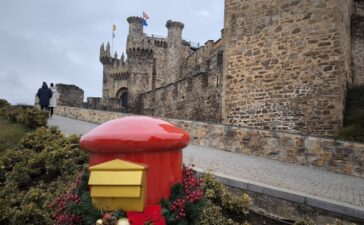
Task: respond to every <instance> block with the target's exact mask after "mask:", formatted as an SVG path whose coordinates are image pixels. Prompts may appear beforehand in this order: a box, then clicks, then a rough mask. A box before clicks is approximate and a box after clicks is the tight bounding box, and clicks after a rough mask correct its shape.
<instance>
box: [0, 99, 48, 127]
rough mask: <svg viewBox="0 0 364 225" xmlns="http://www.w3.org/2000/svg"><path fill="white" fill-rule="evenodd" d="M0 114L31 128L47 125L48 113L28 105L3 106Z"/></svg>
mask: <svg viewBox="0 0 364 225" xmlns="http://www.w3.org/2000/svg"><path fill="white" fill-rule="evenodd" d="M0 115H2V116H3V117H5V118H7V119H8V120H9V121H11V122H14V123H15V122H16V123H21V124H24V125H25V126H26V127H29V128H31V129H36V128H38V127H45V126H47V119H48V113H47V112H44V111H40V110H38V109H37V108H34V107H32V106H29V105H16V106H4V107H3V108H1V109H0Z"/></svg>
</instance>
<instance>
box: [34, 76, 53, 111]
mask: <svg viewBox="0 0 364 225" xmlns="http://www.w3.org/2000/svg"><path fill="white" fill-rule="evenodd" d="M37 96H38V98H39V105H40V109H41V110H48V106H49V99H50V98H52V91H51V90H50V89H49V88H48V85H47V83H46V82H43V85H42V87H41V88H39V89H38V92H37Z"/></svg>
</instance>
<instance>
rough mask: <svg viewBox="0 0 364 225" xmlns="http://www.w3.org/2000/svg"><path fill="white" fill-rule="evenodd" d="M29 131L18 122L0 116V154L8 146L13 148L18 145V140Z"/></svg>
mask: <svg viewBox="0 0 364 225" xmlns="http://www.w3.org/2000/svg"><path fill="white" fill-rule="evenodd" d="M29 131H31V130H30V129H29V128H26V127H24V126H23V125H21V124H18V123H11V122H10V121H8V120H6V119H4V118H2V117H0V155H1V154H2V153H3V152H4V151H5V150H6V149H8V148H14V147H17V146H18V145H19V141H20V140H21V139H22V138H23V137H24V135H25V134H26V133H28V132H29Z"/></svg>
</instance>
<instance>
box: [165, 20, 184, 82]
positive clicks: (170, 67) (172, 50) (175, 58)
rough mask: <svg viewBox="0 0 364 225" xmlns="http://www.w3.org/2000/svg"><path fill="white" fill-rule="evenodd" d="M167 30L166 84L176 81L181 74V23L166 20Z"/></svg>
mask: <svg viewBox="0 0 364 225" xmlns="http://www.w3.org/2000/svg"><path fill="white" fill-rule="evenodd" d="M166 27H167V29H168V37H167V42H168V54H167V59H168V60H167V62H168V63H167V71H168V72H169V76H168V77H167V80H166V82H165V83H166V84H168V83H172V82H174V81H176V80H177V79H178V78H179V76H180V72H181V65H182V56H181V55H182V54H181V53H182V29H183V27H184V25H183V23H181V22H177V21H172V20H168V21H167V23H166Z"/></svg>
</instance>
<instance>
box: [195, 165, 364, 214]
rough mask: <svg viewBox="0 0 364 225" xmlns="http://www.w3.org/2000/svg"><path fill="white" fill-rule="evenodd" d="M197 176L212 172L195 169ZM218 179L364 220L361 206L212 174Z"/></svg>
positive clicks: (226, 183) (239, 186) (228, 183)
mask: <svg viewBox="0 0 364 225" xmlns="http://www.w3.org/2000/svg"><path fill="white" fill-rule="evenodd" d="M193 169H194V170H195V171H196V173H197V175H203V174H205V173H208V172H211V171H208V170H204V169H201V168H196V167H194V168H193ZM212 174H214V175H215V176H216V178H217V179H218V180H219V181H220V182H222V183H223V184H225V185H227V186H231V187H235V188H239V189H243V190H247V191H252V192H256V193H261V194H265V195H268V196H272V197H276V198H280V199H284V200H288V201H291V202H296V203H300V204H305V205H308V206H311V207H315V208H319V209H324V210H327V211H329V212H334V213H337V214H341V215H345V216H350V217H353V218H357V219H360V220H364V208H361V207H359V206H354V205H350V204H347V203H343V202H338V201H335V200H330V199H326V198H320V197H318V196H313V195H309V194H305V193H302V192H296V191H292V190H288V189H284V188H279V187H274V186H271V185H267V184H262V183H259V182H255V181H251V180H247V179H241V178H237V177H233V176H229V175H225V174H221V173H216V172H212Z"/></svg>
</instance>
